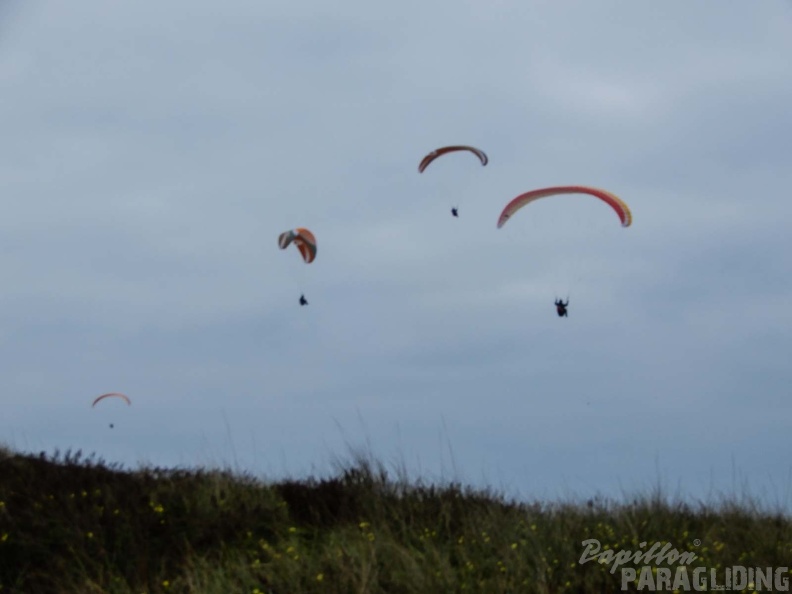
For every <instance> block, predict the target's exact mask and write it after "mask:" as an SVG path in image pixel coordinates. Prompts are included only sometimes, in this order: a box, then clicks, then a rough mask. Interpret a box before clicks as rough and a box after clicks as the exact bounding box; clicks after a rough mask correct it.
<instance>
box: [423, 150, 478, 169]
mask: <svg viewBox="0 0 792 594" xmlns="http://www.w3.org/2000/svg"><path fill="white" fill-rule="evenodd" d="M456 151H470V152H471V153H473V154H474V155H476V156H477V157H478V158H479V161H481V164H482V165H486V164H487V163H489V158H487V154H486V153H485V152H484V151H482V150H481V149H477V148H476V147H474V146H465V145H454V146H444V147H442V148H439V149H437V150H434V151H432V152H431V153H429V154H428V155H426V156H425V157H424V158H423V159H421V162H420V163H419V164H418V172H419V173H423V172H424V169H426V168H427V167H428V166H429V163H431V162H432V161H434V160H435V159H437V157H441V156H443V155H445V154H447V153H453V152H456Z"/></svg>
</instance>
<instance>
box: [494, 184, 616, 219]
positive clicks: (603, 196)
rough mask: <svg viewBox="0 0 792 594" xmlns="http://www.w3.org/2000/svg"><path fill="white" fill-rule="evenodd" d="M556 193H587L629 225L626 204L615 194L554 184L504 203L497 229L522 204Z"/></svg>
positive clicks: (589, 188)
mask: <svg viewBox="0 0 792 594" xmlns="http://www.w3.org/2000/svg"><path fill="white" fill-rule="evenodd" d="M558 194H589V195H591V196H594V197H596V198H599V199H600V200H602V201H603V202H605V203H606V204H607V205H608V206H610V207H611V208H612V209H613V210H614V211H616V214H617V215H618V216H619V220H620V221H621V224H622V227H629V226H630V225H631V224H632V213H631V212H630V208H629V207H628V206H627V204H626V203H625V202H624V201H623V200H622V199H621V198H619V197H618V196H616V195H615V194H612V193H611V192H608V191H606V190H600V189H599V188H591V187H588V186H555V187H552V188H542V189H539V190H532V191H530V192H526V193H524V194H520V195H519V196H517V197H516V198H515V199H514V200H512V201H511V202H509V203H508V204H507V205H506V208H504V209H503V212H501V215H500V218H498V229H500V228H501V227H503V225H505V224H506V221H508V220H509V219H510V218H511V217H512V215H514V213H516V212H517V211H518V210H520V209H521V208H522V207H523V206H526V205H527V204H530V203H531V202H533V201H534V200H539V199H540V198H546V197H547V196H556V195H558Z"/></svg>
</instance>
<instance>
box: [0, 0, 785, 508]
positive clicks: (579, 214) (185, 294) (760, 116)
mask: <svg viewBox="0 0 792 594" xmlns="http://www.w3.org/2000/svg"><path fill="white" fill-rule="evenodd" d="M3 1H5V3H6V4H5V5H4V7H3V10H2V11H0V19H2V22H0V204H2V213H3V214H2V217H0V271H2V290H0V305H1V307H0V402H2V415H0V441H4V442H6V443H7V444H9V445H11V446H13V447H15V448H17V449H20V450H24V451H34V452H37V451H39V450H46V451H53V450H54V449H56V448H59V449H60V450H65V449H69V448H72V449H78V448H81V449H82V450H83V451H84V452H96V454H97V455H99V456H101V457H103V458H105V459H107V460H109V461H118V462H122V463H123V464H125V465H128V466H135V465H136V464H138V463H139V462H145V463H149V464H161V465H168V466H170V465H233V466H235V467H236V468H239V469H242V470H247V471H249V472H253V473H257V474H261V475H263V476H266V477H269V478H279V477H282V476H286V475H290V476H305V475H307V474H309V473H316V474H324V473H327V472H329V470H330V468H331V462H332V460H333V458H334V457H335V456H343V455H344V454H345V452H346V448H347V444H351V445H352V446H355V447H364V448H368V449H369V451H370V452H371V453H372V454H373V455H374V456H375V457H377V458H378V459H380V460H382V461H383V462H385V463H386V464H388V465H391V464H392V463H394V462H399V461H401V462H402V463H403V464H405V465H406V466H407V467H408V468H409V469H410V471H411V472H413V473H414V474H416V475H421V476H423V477H425V478H428V479H431V480H440V479H446V480H448V479H454V480H461V481H463V482H465V483H469V484H472V485H475V486H486V485H489V486H492V487H495V488H498V489H505V490H506V491H508V492H509V493H511V494H515V495H518V496H522V497H526V498H533V497H541V498H556V497H558V496H566V495H579V496H590V495H593V494H595V493H604V494H608V495H619V494H620V493H622V492H623V491H628V492H634V491H645V490H646V489H647V488H649V487H650V486H651V485H654V484H656V483H658V482H663V483H664V484H665V485H666V486H667V487H668V489H669V490H670V491H672V492H675V493H676V492H678V493H680V494H683V495H685V496H690V497H707V496H708V495H710V494H712V493H713V492H714V491H733V490H734V489H737V490H742V488H743V486H744V485H748V486H749V487H750V490H751V491H752V492H754V493H758V494H761V495H762V496H763V497H768V498H769V499H770V500H772V501H782V502H785V503H786V504H787V505H789V506H792V463H790V459H789V452H790V448H792V430H790V428H792V365H790V353H791V352H792V308H790V307H789V306H790V303H792V299H791V298H792V274H791V273H792V206H791V204H792V202H790V196H789V188H790V187H791V186H792V166H791V164H792V107H791V106H792V4H790V3H789V2H784V1H782V0H761V1H760V0H754V1H750V2H747V1H745V0H698V1H697V2H689V1H688V0H669V1H666V2H650V1H648V0H646V1H628V0H620V1H610V0H599V1H597V2H592V1H591V0H575V1H572V0H568V1H564V2H559V1H558V0H531V1H525V0H490V1H486V2H483V1H481V0H477V1H468V0H463V1H457V2H452V1H451V0H439V1H436V2H426V1H425V0H424V1H420V2H419V1H417V0H404V1H402V2H397V3H390V4H388V5H385V4H382V3H372V2H368V1H364V0H345V1H342V2H335V3H328V2H324V1H320V0H305V1H303V2H286V1H285V0H284V1H280V0H276V1H270V2H260V1H259V0H255V1H254V0H229V1H228V2H224V3H217V2H212V3H209V2H205V1H203V0H189V1H187V0H172V1H170V2H166V3H163V2H155V1H154V0H139V1H137V2H128V3H112V2H107V1H106V0H82V1H81V2H77V3H74V2H62V1H59V0H37V1H31V2H28V1H25V2H24V3H23V2H21V1H17V2H9V1H8V0H3ZM448 144H469V145H474V146H476V147H479V148H481V149H483V150H484V151H486V152H487V154H488V155H489V159H490V162H489V164H488V165H487V166H486V167H482V166H481V165H480V163H479V162H478V160H477V159H476V158H475V157H474V156H473V155H471V154H468V153H455V154H451V155H446V156H444V157H442V158H440V159H438V160H437V161H435V162H434V163H432V165H430V166H429V168H428V169H427V170H426V172H425V173H423V174H419V173H418V171H417V165H418V162H419V161H420V160H421V158H422V157H423V156H424V155H425V154H426V153H428V152H430V151H431V150H433V149H435V148H437V147H440V146H443V145H448ZM569 184H586V185H592V186H596V187H601V188H606V189H608V190H609V191H611V192H613V193H615V194H617V195H618V196H620V197H621V198H622V199H623V200H624V201H625V202H627V203H628V204H629V205H630V207H631V209H632V212H633V217H634V222H633V225H632V226H631V227H629V228H623V227H621V226H620V225H619V220H618V218H617V217H616V215H615V213H614V212H613V211H612V210H610V209H609V208H608V207H607V206H606V205H605V204H604V203H602V202H600V201H598V200H596V199H594V198H592V197H588V196H582V195H576V196H561V197H556V198H548V199H546V200H542V201H539V202H537V203H534V204H532V205H530V206H528V207H526V208H525V209H523V210H522V211H520V212H519V213H518V214H516V215H515V216H514V217H513V218H512V219H510V221H509V222H508V224H506V226H504V227H503V228H502V229H496V222H497V219H498V215H499V214H500V211H501V209H502V208H503V206H504V205H505V204H506V203H507V202H508V201H509V200H511V199H512V198H513V197H515V196H516V195H518V194H520V193H522V192H525V191H528V190H531V189H535V188H541V187H545V186H552V185H569ZM452 206H457V207H459V212H460V217H459V218H458V219H455V218H453V217H452V216H451V215H450V212H449V210H450V208H451V207H452ZM297 226H304V227H308V228H309V229H311V230H312V231H313V232H314V233H315V235H316V237H317V241H318V255H317V258H316V261H315V262H314V263H313V264H311V265H305V264H303V262H302V261H301V259H300V258H299V255H298V253H297V252H296V250H294V249H289V250H287V251H281V250H279V249H278V246H277V236H278V234H279V233H281V232H282V231H285V230H287V229H290V228H294V227H297ZM301 292H304V293H305V295H306V297H307V299H308V301H309V306H307V307H303V308H301V307H300V306H299V304H298V302H297V300H298V297H299V295H300V293H301ZM567 295H569V298H570V306H569V317H568V318H559V317H557V315H556V313H555V309H554V307H553V300H554V299H555V298H556V297H557V296H560V297H566V296H567ZM108 391H120V392H123V393H125V394H127V395H129V397H130V398H131V399H132V406H130V407H127V406H126V405H125V404H123V402H121V401H120V400H115V401H113V400H107V401H103V402H102V403H101V404H100V405H98V406H97V407H96V408H95V409H92V408H91V406H90V404H91V401H92V399H93V398H94V397H95V396H97V395H99V394H102V393H104V392H108ZM111 423H112V424H113V425H114V428H110V426H109V425H110V424H111Z"/></svg>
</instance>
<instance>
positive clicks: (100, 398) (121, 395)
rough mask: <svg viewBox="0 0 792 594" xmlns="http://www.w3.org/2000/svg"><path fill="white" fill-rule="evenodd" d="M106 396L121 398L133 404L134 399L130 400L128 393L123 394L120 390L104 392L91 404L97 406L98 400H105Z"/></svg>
mask: <svg viewBox="0 0 792 594" xmlns="http://www.w3.org/2000/svg"><path fill="white" fill-rule="evenodd" d="M105 398H121V399H122V400H124V402H126V403H127V404H129V405H131V404H132V401H131V400H129V397H128V396H127V395H126V394H121V393H120V392H108V393H107V394H102V395H101V396H97V397H96V398H95V399H94V401H93V404H91V406H96V403H97V402H99V401H101V400H104V399H105Z"/></svg>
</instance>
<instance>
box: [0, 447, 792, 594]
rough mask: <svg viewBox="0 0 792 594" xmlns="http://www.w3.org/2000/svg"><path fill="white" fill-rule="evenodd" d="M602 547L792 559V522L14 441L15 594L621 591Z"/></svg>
mask: <svg viewBox="0 0 792 594" xmlns="http://www.w3.org/2000/svg"><path fill="white" fill-rule="evenodd" d="M397 474H398V473H397ZM589 539H596V540H598V541H599V543H600V545H601V550H600V553H602V552H603V551H606V550H611V551H633V552H635V551H641V550H643V551H646V550H648V549H649V548H650V547H651V546H652V544H653V543H669V544H670V546H669V547H668V548H669V549H670V548H671V547H673V548H674V549H676V550H677V551H678V552H680V553H685V552H692V553H694V554H695V555H696V559H695V561H694V562H692V563H690V564H688V565H689V567H688V569H692V568H693V567H699V566H705V567H707V568H716V569H717V570H722V569H723V568H725V567H732V566H735V565H741V566H751V567H755V566H758V567H765V566H771V567H783V566H792V521H791V520H790V518H788V517H786V516H784V515H782V514H781V513H777V512H775V513H774V512H769V511H763V510H761V509H760V508H759V507H758V506H756V505H753V504H751V502H750V501H745V500H742V501H740V502H729V501H720V502H718V503H712V504H704V503H702V504H695V505H693V504H689V503H683V502H675V501H672V500H669V498H667V497H665V496H664V495H663V494H661V493H658V492H655V493H651V494H649V495H647V496H645V497H639V498H635V499H630V500H626V501H623V502H613V501H607V500H601V499H596V500H590V501H581V502H557V503H540V502H537V503H520V502H515V501H511V500H508V499H506V498H504V497H502V496H500V495H498V494H496V493H491V492H481V491H474V490H471V489H466V488H464V487H463V486H461V485H459V484H444V485H439V486H436V485H435V486H433V485H426V484H421V483H420V482H419V483H415V482H413V483H409V482H408V481H407V480H405V479H404V478H401V477H400V475H399V476H396V477H392V476H390V475H389V473H388V472H387V471H386V469H385V468H384V467H382V466H381V465H379V464H377V463H375V462H372V461H370V460H367V459H365V458H354V459H353V461H352V462H350V463H349V465H348V466H347V467H345V468H341V469H340V470H339V471H338V473H337V475H336V476H335V477H331V478H324V479H315V480H300V481H297V480H284V481H281V482H277V483H265V482H261V481H259V480H255V479H254V478H253V477H250V476H245V475H239V474H235V473H232V472H229V471H222V470H192V469H162V468H141V469H137V470H126V469H123V468H121V467H119V466H115V465H112V464H106V463H105V462H103V461H101V460H96V459H94V458H89V459H87V460H86V459H82V458H81V455H80V454H79V453H74V454H72V453H66V454H64V455H59V454H57V453H56V454H54V455H51V456H46V455H44V454H42V455H40V456H31V455H21V454H18V453H13V452H10V451H8V450H3V451H0V592H1V593H2V594H6V593H8V592H13V593H22V594H38V593H42V594H56V593H74V594H77V593H79V594H91V593H97V594H98V593H113V594H131V593H134V594H142V593H146V594H155V593H156V594H165V593H180V594H181V593H184V594H187V593H190V594H194V593H195V594H197V593H201V594H215V593H216V594H229V593H244V594H263V593H274V594H287V593H288V594H297V593H300V592H316V593H319V592H321V593H336V592H338V593H345V594H346V593H382V594H412V593H445V592H480V593H497V592H512V593H517V592H541V593H557V592H575V593H587V592H591V593H594V592H597V593H601V592H617V591H621V587H622V576H621V570H620V569H616V570H614V571H613V573H611V571H610V570H611V568H612V565H613V564H612V560H611V561H610V562H608V563H598V562H597V561H596V560H592V561H588V562H584V563H581V562H580V561H581V556H582V555H583V552H584V549H585V547H584V545H583V541H586V540H589ZM641 543H644V545H643V547H642V546H641ZM600 560H604V561H608V557H607V554H606V555H605V556H603V557H601V558H600ZM641 565H647V563H638V564H632V563H627V564H626V565H625V567H632V566H635V567H638V568H640V566H641ZM648 565H656V566H657V567H660V568H661V569H662V568H663V567H664V566H666V567H669V568H671V571H672V572H674V573H675V575H676V572H678V571H680V570H681V571H685V569H684V567H685V566H684V565H680V562H676V563H673V562H672V563H669V562H667V561H666V562H659V563H658V562H655V563H648ZM657 571H658V570H654V573H655V575H657ZM661 575H662V572H661ZM787 577H788V576H787ZM637 586H638V581H637V580H635V582H633V583H630V584H628V588H629V589H630V590H631V591H637ZM751 590H752V588H751ZM644 591H646V590H645V589H644ZM749 591H750V590H749Z"/></svg>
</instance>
